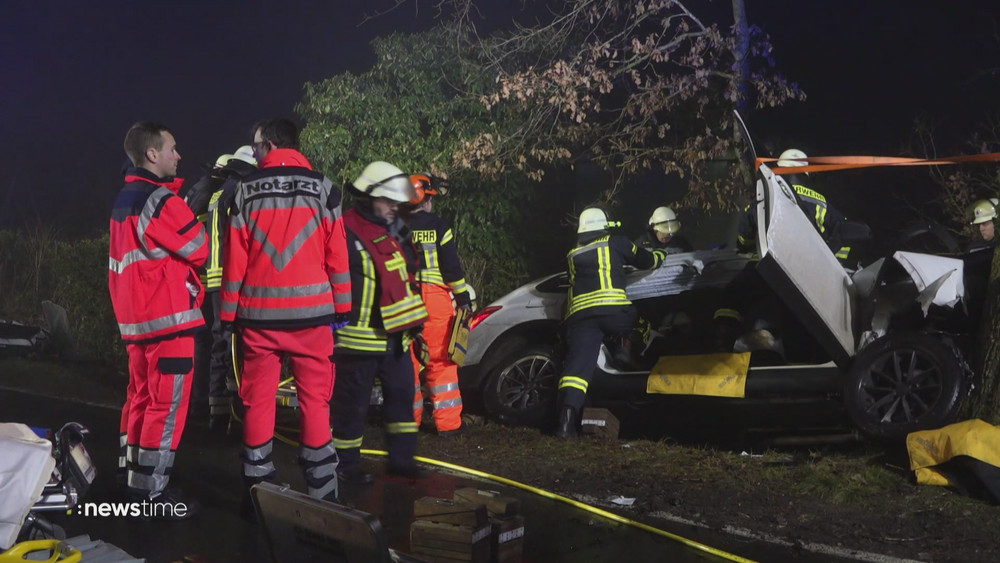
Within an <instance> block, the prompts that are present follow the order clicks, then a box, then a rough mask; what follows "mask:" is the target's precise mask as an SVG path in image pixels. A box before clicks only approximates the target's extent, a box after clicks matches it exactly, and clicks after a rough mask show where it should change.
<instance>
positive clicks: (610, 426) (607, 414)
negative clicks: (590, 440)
mask: <svg viewBox="0 0 1000 563" xmlns="http://www.w3.org/2000/svg"><path fill="white" fill-rule="evenodd" d="M618 426H619V424H618V418H617V417H615V415H613V414H611V411H609V410H608V409H583V416H581V417H580V429H581V430H582V431H583V433H584V434H589V435H591V436H600V437H602V438H610V439H612V440H617V439H618Z"/></svg>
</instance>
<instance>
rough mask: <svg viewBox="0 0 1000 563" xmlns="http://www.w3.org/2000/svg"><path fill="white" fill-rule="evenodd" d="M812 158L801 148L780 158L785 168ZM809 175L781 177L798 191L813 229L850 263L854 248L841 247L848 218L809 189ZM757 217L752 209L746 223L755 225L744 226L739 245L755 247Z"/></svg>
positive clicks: (800, 164)
mask: <svg viewBox="0 0 1000 563" xmlns="http://www.w3.org/2000/svg"><path fill="white" fill-rule="evenodd" d="M808 158H809V157H808V156H807V155H806V153H804V152H802V151H800V150H799V149H788V150H786V151H785V152H783V153H781V155H780V156H779V157H778V166H779V167H781V168H793V167H799V166H808V165H809V162H808ZM808 176H809V173H808V172H805V173H803V174H782V175H781V177H782V178H784V180H785V182H788V185H789V186H791V187H792V189H794V190H795V194H796V196H798V202H799V208H800V209H801V210H802V212H803V213H805V214H806V217H808V218H809V219H810V221H812V224H813V226H814V227H816V230H817V231H818V232H819V234H820V235H821V236H822V237H823V240H824V241H826V242H827V244H829V245H830V247H831V248H830V250H831V251H833V253H834V255H835V256H836V257H837V259H838V260H840V261H841V262H843V261H845V260H847V257H848V255H849V254H850V253H851V247H849V246H841V245H840V242H839V229H840V226H841V225H842V224H843V223H844V222H845V221H847V217H845V216H844V214H843V213H841V212H840V210H838V209H837V208H836V207H834V206H832V205H830V203H829V202H827V200H826V197H825V196H824V195H823V194H821V193H819V192H817V191H816V190H813V189H812V188H809V187H808V182H807V178H808ZM756 218H757V214H756V211H755V210H754V209H750V210H748V213H747V217H746V220H749V221H751V222H753V225H752V226H749V225H745V224H743V223H741V224H740V234H739V242H740V245H741V246H743V245H748V246H749V247H755V245H756V240H754V239H755V238H756V231H757V225H756Z"/></svg>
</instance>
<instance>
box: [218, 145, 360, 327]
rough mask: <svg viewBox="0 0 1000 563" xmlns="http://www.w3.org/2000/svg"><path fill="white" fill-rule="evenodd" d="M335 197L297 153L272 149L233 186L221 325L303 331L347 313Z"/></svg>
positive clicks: (348, 297) (341, 237) (336, 193)
mask: <svg viewBox="0 0 1000 563" xmlns="http://www.w3.org/2000/svg"><path fill="white" fill-rule="evenodd" d="M345 240H346V237H345V235H344V223H343V221H342V219H341V208H340V192H339V191H338V190H337V189H335V188H334V187H333V184H332V183H331V182H330V180H329V179H327V178H326V177H325V176H323V175H322V174H320V173H318V172H314V171H313V170H312V166H310V164H309V161H308V160H306V158H305V157H304V156H303V155H302V154H301V153H300V152H298V151H296V150H292V149H274V150H272V151H271V152H269V153H268V154H267V156H265V157H264V158H263V159H261V162H260V170H258V171H257V172H255V173H252V174H250V175H249V176H247V177H245V178H244V179H243V180H242V181H241V182H240V185H239V186H238V187H237V188H236V196H235V199H234V201H233V208H232V212H231V215H230V222H229V237H228V239H227V240H226V248H225V250H224V255H225V260H224V262H223V266H222V314H221V318H222V320H223V321H226V322H231V321H236V322H237V324H239V325H241V326H254V327H265V328H266V327H274V328H282V327H288V328H292V327H303V326H318V325H321V324H327V323H330V322H333V320H334V313H348V312H350V310H351V276H350V271H349V266H348V259H347V246H346V242H345Z"/></svg>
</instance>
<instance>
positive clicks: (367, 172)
mask: <svg viewBox="0 0 1000 563" xmlns="http://www.w3.org/2000/svg"><path fill="white" fill-rule="evenodd" d="M353 185H354V187H355V188H357V189H358V191H360V192H361V193H363V194H367V195H369V196H371V197H384V198H386V199H391V200H393V201H398V202H400V203H402V202H406V201H410V200H412V199H413V198H414V197H416V195H417V194H416V193H414V191H413V184H412V183H411V182H410V177H409V176H407V175H406V174H403V171H402V170H400V169H399V168H396V167H395V166H393V165H392V164H389V163H388V162H384V161H381V160H376V161H375V162H373V163H371V164H369V165H368V166H366V167H365V169H364V170H363V171H362V172H361V175H360V176H358V177H357V179H355V180H354V182H353Z"/></svg>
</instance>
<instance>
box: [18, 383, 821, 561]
mask: <svg viewBox="0 0 1000 563" xmlns="http://www.w3.org/2000/svg"><path fill="white" fill-rule="evenodd" d="M118 416H119V413H118V412H117V411H116V410H114V409H110V408H104V407H100V406H95V405H85V404H78V403H74V402H72V401H69V400H63V399H53V398H48V397H45V396H41V395H36V394H25V393H20V392H14V391H9V390H0V422H23V423H26V424H29V425H31V426H37V427H44V428H53V429H58V428H59V427H60V426H62V424H63V423H65V422H68V421H77V422H80V423H82V424H84V425H85V426H87V427H88V428H89V429H90V431H91V434H90V435H89V436H88V437H87V440H86V445H87V449H88V451H89V453H90V455H91V457H92V459H93V460H94V462H95V464H96V466H97V470H98V477H97V480H96V481H95V482H94V484H93V486H92V487H91V489H90V491H88V493H87V497H86V498H84V499H82V500H83V502H114V501H118V500H121V499H120V495H119V494H118V493H117V491H116V489H115V484H114V478H113V475H114V468H115V464H116V456H117V441H118ZM239 450H240V440H239V438H238V437H237V436H234V435H228V436H227V435H226V434H225V433H224V432H221V431H217V430H216V431H210V430H209V429H208V428H207V426H205V425H200V424H198V423H197V422H192V423H190V424H189V426H188V429H187V430H186V431H185V435H184V438H183V441H182V443H181V447H180V450H179V452H178V456H177V464H176V467H175V475H174V478H173V479H172V484H175V485H177V486H180V487H182V488H183V489H184V490H185V491H187V492H188V493H189V494H191V495H192V496H195V497H196V498H197V499H199V500H200V502H201V503H202V505H203V509H202V513H201V514H200V515H198V516H197V517H196V518H194V519H192V520H190V521H186V522H144V523H140V522H134V521H131V520H128V519H126V518H123V517H112V516H109V517H98V516H82V515H80V514H79V513H76V514H62V513H55V514H52V513H49V514H50V518H51V520H52V521H53V522H55V523H56V524H58V525H60V526H62V527H63V528H65V530H66V532H67V535H68V536H70V537H72V536H74V535H79V534H89V535H90V536H91V537H92V538H95V539H100V540H103V541H104V542H107V543H111V544H113V545H115V546H117V547H119V548H121V549H122V550H124V551H126V552H128V553H129V554H130V555H133V556H135V557H141V558H145V559H146V560H147V561H150V562H154V563H156V562H161V561H163V562H168V561H177V560H181V559H183V558H185V557H187V558H189V560H193V561H199V562H202V563H208V562H229V561H247V562H257V561H261V562H264V561H271V560H272V559H271V558H270V556H269V551H268V543H267V540H266V538H265V536H264V534H263V533H262V531H261V528H260V527H259V526H257V525H255V524H251V523H248V522H246V521H244V520H243V519H241V518H240V517H239V515H238V506H239V500H240V496H241V494H242V484H241V480H240V476H239V467H240V464H239V457H238V456H239ZM296 455H297V449H296V448H294V447H293V446H290V445H287V444H283V443H280V442H279V443H276V444H275V450H274V456H275V462H276V465H277V467H278V479H279V481H281V482H284V483H288V484H289V485H290V486H291V487H292V488H293V489H295V490H299V491H302V490H304V484H303V482H302V477H301V474H300V473H299V469H298V466H297V464H296V461H295V459H296ZM526 455H530V452H526ZM364 464H365V467H366V468H367V469H368V470H370V471H372V472H374V473H375V474H376V481H375V483H374V484H372V485H369V486H364V487H359V488H355V489H350V488H347V487H345V488H343V489H342V493H341V494H342V497H343V498H344V499H345V501H347V502H348V503H349V505H351V506H353V507H354V508H357V509H360V510H363V511H366V512H369V513H371V514H374V515H376V516H378V517H379V518H380V520H381V522H382V525H383V527H384V529H385V531H386V533H387V535H388V542H389V545H390V547H392V548H394V549H397V550H400V551H402V552H409V547H410V546H409V530H410V524H411V522H412V521H413V515H412V510H413V501H414V500H416V499H418V498H421V497H424V496H434V497H441V498H451V497H452V494H453V492H454V491H455V490H456V489H459V488H464V487H477V488H480V489H492V490H500V491H501V493H502V494H504V495H510V496H516V497H517V498H519V499H520V500H521V507H522V511H521V512H522V514H523V516H524V518H525V537H524V558H523V561H526V562H536V561H537V562H542V561H544V562H553V561H573V562H604V561H615V562H619V561H629V560H631V561H679V562H686V561H724V560H726V558H725V557H718V556H716V555H711V554H710V552H706V551H704V550H698V549H693V548H691V547H687V546H685V545H683V544H682V543H680V542H678V541H675V540H673V539H670V538H665V537H662V536H659V535H655V534H653V533H650V532H647V531H644V530H641V529H638V528H635V527H632V526H627V525H623V524H619V523H615V522H612V521H610V520H606V519H604V518H602V517H600V516H595V515H593V514H591V513H589V512H585V511H583V510H580V509H578V508H573V507H571V506H569V505H566V504H563V503H560V502H556V501H553V500H550V499H546V498H543V497H540V496H537V495H534V494H529V493H525V492H523V491H520V490H518V489H512V488H508V487H503V486H500V485H497V484H496V483H492V482H485V481H482V480H478V479H474V478H468V477H465V476H460V475H459V474H456V473H454V472H450V471H437V470H436V471H432V474H431V476H430V477H428V478H426V479H422V480H419V481H416V482H413V481H407V480H401V479H399V478H393V477H389V476H387V475H385V473H384V467H383V462H382V460H381V459H379V458H376V457H366V459H365V460H364ZM720 509H722V508H721V507H720ZM670 533H672V534H676V535H680V536H683V537H687V538H690V539H691V540H692V541H694V542H698V543H702V544H704V545H708V546H712V547H713V548H714V549H718V550H721V551H722V552H724V553H730V554H734V555H736V556H737V559H736V560H740V559H739V558H743V560H757V561H785V560H790V559H794V560H796V561H809V562H812V561H836V560H840V559H834V558H830V557H826V556H818V555H815V554H810V553H802V552H798V551H797V550H793V549H791V548H787V547H780V546H774V545H769V544H765V543H763V542H759V541H743V540H737V539H733V538H731V537H728V536H725V535H722V534H716V533H714V532H710V531H707V530H702V529H697V528H694V527H690V526H681V525H675V526H674V529H672V530H670Z"/></svg>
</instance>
